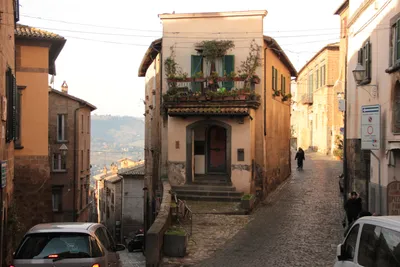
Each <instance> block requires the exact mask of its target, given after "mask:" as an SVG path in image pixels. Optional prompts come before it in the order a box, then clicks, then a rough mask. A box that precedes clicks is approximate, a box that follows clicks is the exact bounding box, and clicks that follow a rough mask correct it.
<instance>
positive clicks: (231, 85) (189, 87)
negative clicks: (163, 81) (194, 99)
mask: <svg viewBox="0 0 400 267" xmlns="http://www.w3.org/2000/svg"><path fill="white" fill-rule="evenodd" d="M246 83H248V82H246V81H225V82H224V81H220V82H217V83H209V82H208V81H202V82H196V81H193V82H187V81H175V82H168V85H169V88H170V89H171V88H174V89H177V90H178V91H182V92H186V91H187V92H203V93H204V92H206V91H217V90H218V88H226V89H227V90H235V89H243V88H246V86H247V84H246ZM249 85H250V84H249Z"/></svg>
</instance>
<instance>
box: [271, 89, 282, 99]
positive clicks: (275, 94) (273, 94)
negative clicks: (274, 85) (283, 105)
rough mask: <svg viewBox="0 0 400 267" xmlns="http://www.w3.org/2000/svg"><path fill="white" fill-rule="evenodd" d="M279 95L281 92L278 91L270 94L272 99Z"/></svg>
mask: <svg viewBox="0 0 400 267" xmlns="http://www.w3.org/2000/svg"><path fill="white" fill-rule="evenodd" d="M280 95H281V91H279V90H274V92H273V93H272V96H273V97H275V96H280Z"/></svg>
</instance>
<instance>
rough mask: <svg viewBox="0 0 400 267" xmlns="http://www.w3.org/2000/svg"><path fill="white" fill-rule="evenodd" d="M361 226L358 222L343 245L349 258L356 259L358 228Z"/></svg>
mask: <svg viewBox="0 0 400 267" xmlns="http://www.w3.org/2000/svg"><path fill="white" fill-rule="evenodd" d="M359 228H360V225H359V224H356V225H355V226H354V227H353V228H352V229H351V231H350V233H349V234H348V236H347V238H346V241H345V242H344V244H343V246H344V249H345V255H344V256H346V259H347V260H353V259H354V253H355V252H356V244H357V236H358V229H359Z"/></svg>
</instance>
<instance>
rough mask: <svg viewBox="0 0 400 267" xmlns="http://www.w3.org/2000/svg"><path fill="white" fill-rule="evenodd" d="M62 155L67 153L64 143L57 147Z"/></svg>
mask: <svg viewBox="0 0 400 267" xmlns="http://www.w3.org/2000/svg"><path fill="white" fill-rule="evenodd" d="M59 150H60V151H61V153H62V154H63V156H65V155H67V151H68V147H67V146H66V145H65V144H62V145H61V146H60V148H59Z"/></svg>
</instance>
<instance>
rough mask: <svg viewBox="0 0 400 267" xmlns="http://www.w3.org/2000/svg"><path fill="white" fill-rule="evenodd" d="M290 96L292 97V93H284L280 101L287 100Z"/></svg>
mask: <svg viewBox="0 0 400 267" xmlns="http://www.w3.org/2000/svg"><path fill="white" fill-rule="evenodd" d="M291 98H292V94H291V93H289V94H287V95H284V96H282V102H285V101H287V100H289V99H291Z"/></svg>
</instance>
